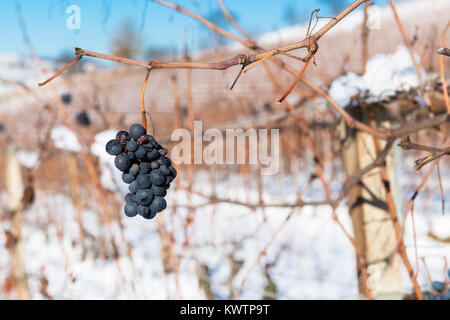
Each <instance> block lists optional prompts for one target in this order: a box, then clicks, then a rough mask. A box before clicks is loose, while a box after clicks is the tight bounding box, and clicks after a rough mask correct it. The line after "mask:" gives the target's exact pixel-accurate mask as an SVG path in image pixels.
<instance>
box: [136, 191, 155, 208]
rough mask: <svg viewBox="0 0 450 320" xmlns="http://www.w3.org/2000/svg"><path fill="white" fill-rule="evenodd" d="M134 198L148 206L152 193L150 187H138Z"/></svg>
mask: <svg viewBox="0 0 450 320" xmlns="http://www.w3.org/2000/svg"><path fill="white" fill-rule="evenodd" d="M134 198H135V199H136V201H137V202H138V203H139V204H141V205H143V206H148V205H149V204H150V203H151V202H152V200H153V193H152V191H151V190H150V189H139V190H138V191H137V192H136V196H135V197H134Z"/></svg>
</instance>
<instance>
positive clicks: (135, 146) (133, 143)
mask: <svg viewBox="0 0 450 320" xmlns="http://www.w3.org/2000/svg"><path fill="white" fill-rule="evenodd" d="M138 148H139V145H138V143H137V142H136V141H134V140H130V141H128V142H127V150H128V151H132V152H134V151H136V150H137V149H138Z"/></svg>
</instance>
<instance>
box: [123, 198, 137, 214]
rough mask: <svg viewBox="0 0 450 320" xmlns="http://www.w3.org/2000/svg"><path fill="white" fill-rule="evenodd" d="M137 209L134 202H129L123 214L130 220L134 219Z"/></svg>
mask: <svg viewBox="0 0 450 320" xmlns="http://www.w3.org/2000/svg"><path fill="white" fill-rule="evenodd" d="M137 209H138V205H137V203H136V202H131V201H130V202H127V203H126V205H125V214H126V215H127V216H128V217H130V218H131V217H134V216H136V215H137V213H138V211H137Z"/></svg>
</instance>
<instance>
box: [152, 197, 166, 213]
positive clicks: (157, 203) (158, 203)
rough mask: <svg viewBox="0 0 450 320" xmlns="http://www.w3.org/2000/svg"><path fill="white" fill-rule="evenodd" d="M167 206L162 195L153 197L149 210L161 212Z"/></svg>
mask: <svg viewBox="0 0 450 320" xmlns="http://www.w3.org/2000/svg"><path fill="white" fill-rule="evenodd" d="M166 207H167V202H166V200H164V198H163V197H158V196H156V197H154V198H153V201H152V203H151V204H150V210H151V211H152V212H161V211H163V210H164V209H165V208H166Z"/></svg>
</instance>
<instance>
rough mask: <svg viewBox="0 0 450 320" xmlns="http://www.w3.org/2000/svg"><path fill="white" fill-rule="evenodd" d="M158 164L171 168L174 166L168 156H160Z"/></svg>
mask: <svg viewBox="0 0 450 320" xmlns="http://www.w3.org/2000/svg"><path fill="white" fill-rule="evenodd" d="M158 162H159V163H160V164H163V165H165V166H166V167H170V166H171V165H172V161H170V159H169V158H167V157H166V156H160V157H159V159H158Z"/></svg>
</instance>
